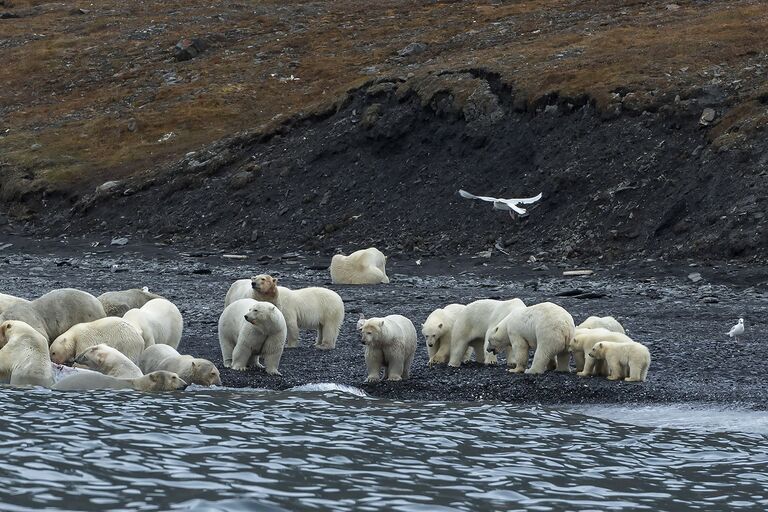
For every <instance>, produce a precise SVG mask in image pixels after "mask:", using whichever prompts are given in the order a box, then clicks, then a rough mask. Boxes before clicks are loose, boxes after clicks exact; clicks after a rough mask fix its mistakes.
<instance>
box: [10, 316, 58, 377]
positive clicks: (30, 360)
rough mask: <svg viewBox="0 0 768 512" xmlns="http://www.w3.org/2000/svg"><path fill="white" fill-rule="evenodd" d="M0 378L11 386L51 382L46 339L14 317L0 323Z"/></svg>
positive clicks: (51, 373) (51, 375)
mask: <svg viewBox="0 0 768 512" xmlns="http://www.w3.org/2000/svg"><path fill="white" fill-rule="evenodd" d="M0 341H2V345H3V348H1V349H0V379H2V380H4V381H8V382H10V384H11V385H13V386H43V387H46V388H50V387H51V386H53V372H52V370H51V359H50V357H49V355H48V340H47V339H46V337H45V336H43V335H42V334H41V333H40V332H38V331H37V330H36V329H34V328H33V327H32V326H30V325H28V324H26V323H24V322H20V321H17V320H7V321H5V322H3V323H2V324H0Z"/></svg>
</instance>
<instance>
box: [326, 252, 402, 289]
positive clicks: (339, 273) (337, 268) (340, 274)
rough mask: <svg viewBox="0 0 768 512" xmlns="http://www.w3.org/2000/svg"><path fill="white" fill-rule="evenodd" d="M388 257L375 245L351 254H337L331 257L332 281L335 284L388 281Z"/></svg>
mask: <svg viewBox="0 0 768 512" xmlns="http://www.w3.org/2000/svg"><path fill="white" fill-rule="evenodd" d="M386 264H387V257H386V256H384V254H382V252H381V251H380V250H378V249H376V248H375V247H369V248H368V249H361V250H359V251H355V252H353V253H352V254H350V255H349V256H344V255H343V254H337V255H335V256H334V257H333V258H331V266H330V267H329V268H330V271H331V282H333V284H380V283H388V282H389V277H387V271H386V268H385V266H386Z"/></svg>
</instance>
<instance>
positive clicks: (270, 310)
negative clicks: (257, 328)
mask: <svg viewBox="0 0 768 512" xmlns="http://www.w3.org/2000/svg"><path fill="white" fill-rule="evenodd" d="M276 309H277V306H275V305H274V304H270V303H269V302H256V304H254V305H253V306H251V308H250V309H249V310H248V312H247V313H246V314H245V321H246V322H248V323H249V324H253V325H260V324H261V323H263V322H264V321H266V320H268V319H270V318H272V316H273V315H274V314H275V310H276Z"/></svg>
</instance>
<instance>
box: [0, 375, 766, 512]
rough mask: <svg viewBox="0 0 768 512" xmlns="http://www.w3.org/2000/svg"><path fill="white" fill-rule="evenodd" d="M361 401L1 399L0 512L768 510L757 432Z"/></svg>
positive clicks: (628, 413)
mask: <svg viewBox="0 0 768 512" xmlns="http://www.w3.org/2000/svg"><path fill="white" fill-rule="evenodd" d="M360 395H361V393H359V392H357V390H354V389H353V388H349V389H335V388H334V387H333V386H308V387H307V386H305V387H303V388H300V389H296V390H291V391H287V392H274V391H259V390H226V389H223V390H222V389H219V390H209V389H200V388H198V389H192V388H190V389H188V390H186V391H184V392H178V393H169V394H140V393H135V392H130V391H126V392H90V393H61V392H52V391H47V390H31V391H29V390H28V391H23V390H15V389H2V390H0V409H1V410H0V424H1V426H0V482H2V487H0V504H1V505H0V510H3V511H17V510H24V511H26V510H31V509H35V510H39V509H48V510H81V511H85V510H97V511H103V510H161V511H165V510H198V511H214V510H226V511H239V510H361V511H364V510H371V511H382V510H400V511H432V510H438V511H439V510H541V511H546V510H633V509H638V510H640V509H646V510H654V511H655V510H737V509H744V510H765V509H766V508H768V471H766V470H768V443H766V436H765V432H767V431H768V424H766V421H765V419H764V416H763V415H761V414H756V413H748V412H739V411H715V412H712V411H702V410H693V409H687V408H645V409H644V410H643V409H637V408H631V409H627V408H614V407H592V408H585V409H584V410H580V409H578V408H574V407H570V408H568V409H567V410H566V409H554V408H547V407H536V406H515V405H508V404H495V403H494V404H460V403H402V402H392V401H388V400H381V399H371V398H367V397H365V396H360ZM583 413H586V414H583ZM633 414H634V417H633V416H632V415H633ZM718 414H719V415H720V417H721V418H722V421H717V417H718ZM696 417H698V418H699V419H700V421H696V420H695V418H696ZM606 418H622V419H624V420H626V421H631V422H633V423H635V424H627V423H620V422H614V421H611V420H609V419H606ZM713 418H714V419H713ZM734 418H737V419H738V418H741V420H740V421H736V420H734ZM661 424H673V425H678V428H667V427H659V426H654V425H661ZM739 430H743V431H739Z"/></svg>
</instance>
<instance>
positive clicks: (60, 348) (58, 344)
mask: <svg viewBox="0 0 768 512" xmlns="http://www.w3.org/2000/svg"><path fill="white" fill-rule="evenodd" d="M67 332H69V331H67ZM50 350H51V361H53V362H54V363H56V364H67V363H69V362H70V361H72V360H73V359H74V358H75V340H74V338H72V334H71V333H69V334H67V333H66V332H65V333H64V334H62V335H61V336H59V337H58V338H56V339H55V340H53V343H51V348H50Z"/></svg>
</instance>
